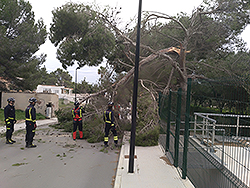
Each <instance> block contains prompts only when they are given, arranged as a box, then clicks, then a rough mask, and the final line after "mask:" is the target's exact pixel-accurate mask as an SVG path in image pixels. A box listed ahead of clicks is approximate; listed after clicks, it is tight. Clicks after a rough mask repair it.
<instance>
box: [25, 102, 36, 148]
mask: <svg viewBox="0 0 250 188" xmlns="http://www.w3.org/2000/svg"><path fill="white" fill-rule="evenodd" d="M36 102H37V100H36V98H34V97H31V98H30V99H29V103H30V105H29V106H28V107H27V108H26V110H25V117H26V136H25V142H26V147H27V148H35V147H36V145H34V144H33V143H32V142H33V138H34V136H35V130H36V127H37V125H36V109H35V105H36Z"/></svg>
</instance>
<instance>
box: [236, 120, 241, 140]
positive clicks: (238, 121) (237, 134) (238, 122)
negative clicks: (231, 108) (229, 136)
mask: <svg viewBox="0 0 250 188" xmlns="http://www.w3.org/2000/svg"><path fill="white" fill-rule="evenodd" d="M239 126H240V116H237V127H236V136H239Z"/></svg>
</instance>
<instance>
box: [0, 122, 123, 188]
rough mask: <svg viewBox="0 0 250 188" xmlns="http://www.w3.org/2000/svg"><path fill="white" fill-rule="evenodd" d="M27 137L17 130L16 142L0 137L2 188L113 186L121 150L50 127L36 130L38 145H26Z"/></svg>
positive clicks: (0, 184)
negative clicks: (105, 147) (76, 137)
mask: <svg viewBox="0 0 250 188" xmlns="http://www.w3.org/2000/svg"><path fill="white" fill-rule="evenodd" d="M24 137H25V130H21V131H17V132H15V134H14V136H13V139H14V140H16V141H17V143H15V144H13V145H8V144H5V138H4V137H1V138H0V188H24V187H25V188H59V187H60V188H68V187H71V188H99V187H100V188H109V187H113V183H114V178H115V173H116V167H117V163H118V157H119V149H117V148H113V147H109V148H108V149H104V148H103V143H96V144H90V143H88V142H87V141H86V140H76V141H74V140H73V139H72V137H71V134H70V133H66V132H62V131H60V130H55V129H53V128H50V127H48V126H45V127H42V128H39V129H37V131H36V135H35V137H34V142H33V143H34V144H36V145H37V147H36V148H25V141H24Z"/></svg>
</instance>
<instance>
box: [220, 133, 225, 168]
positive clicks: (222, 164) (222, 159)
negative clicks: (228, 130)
mask: <svg viewBox="0 0 250 188" xmlns="http://www.w3.org/2000/svg"><path fill="white" fill-rule="evenodd" d="M224 139H225V130H224V131H223V137H222V152H221V166H222V167H223V166H224V152H225V150H224V146H225V141H224Z"/></svg>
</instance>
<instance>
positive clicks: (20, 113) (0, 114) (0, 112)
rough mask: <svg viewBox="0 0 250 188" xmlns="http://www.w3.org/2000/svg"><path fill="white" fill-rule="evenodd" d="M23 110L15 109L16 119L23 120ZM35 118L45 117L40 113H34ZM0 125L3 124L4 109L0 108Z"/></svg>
mask: <svg viewBox="0 0 250 188" xmlns="http://www.w3.org/2000/svg"><path fill="white" fill-rule="evenodd" d="M24 119H25V112H24V111H23V110H16V120H24ZM36 119H37V120H40V119H46V117H45V116H44V115H42V114H40V113H38V114H36ZM0 126H4V110H3V109H0Z"/></svg>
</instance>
